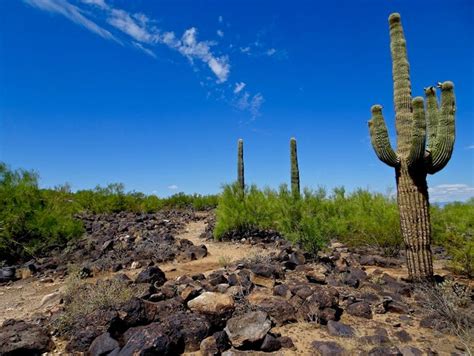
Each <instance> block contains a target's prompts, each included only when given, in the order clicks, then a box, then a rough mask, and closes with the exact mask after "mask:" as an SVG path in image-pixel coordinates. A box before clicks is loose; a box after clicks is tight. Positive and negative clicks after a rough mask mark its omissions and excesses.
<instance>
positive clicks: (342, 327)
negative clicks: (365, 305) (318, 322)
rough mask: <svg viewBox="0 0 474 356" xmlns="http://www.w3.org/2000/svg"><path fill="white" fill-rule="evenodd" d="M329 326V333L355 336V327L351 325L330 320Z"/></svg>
mask: <svg viewBox="0 0 474 356" xmlns="http://www.w3.org/2000/svg"><path fill="white" fill-rule="evenodd" d="M327 326H328V333H329V335H332V336H340V337H352V336H354V329H353V328H352V327H351V326H349V325H346V324H343V323H340V322H338V321H333V320H329V321H328V323H327Z"/></svg>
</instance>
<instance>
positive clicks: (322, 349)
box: [311, 341, 348, 356]
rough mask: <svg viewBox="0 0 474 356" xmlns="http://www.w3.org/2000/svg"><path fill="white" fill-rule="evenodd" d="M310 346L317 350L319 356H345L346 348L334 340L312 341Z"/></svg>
mask: <svg viewBox="0 0 474 356" xmlns="http://www.w3.org/2000/svg"><path fill="white" fill-rule="evenodd" d="M311 346H312V347H313V348H314V349H315V350H317V351H318V352H319V354H320V355H321V356H345V355H348V354H347V352H346V350H345V349H344V348H343V347H342V346H341V345H339V344H338V343H337V342H334V341H313V342H312V344H311Z"/></svg>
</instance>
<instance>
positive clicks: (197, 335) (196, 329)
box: [161, 312, 211, 352]
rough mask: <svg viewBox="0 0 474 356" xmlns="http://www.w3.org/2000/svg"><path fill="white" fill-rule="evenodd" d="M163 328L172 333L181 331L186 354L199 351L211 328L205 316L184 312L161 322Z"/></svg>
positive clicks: (173, 314) (174, 314) (170, 315)
mask: <svg viewBox="0 0 474 356" xmlns="http://www.w3.org/2000/svg"><path fill="white" fill-rule="evenodd" d="M161 326H162V327H163V328H164V329H165V330H167V331H171V332H173V331H175V330H179V333H180V336H181V339H182V342H181V343H184V351H185V352H193V351H197V350H199V348H200V344H201V341H202V340H204V339H205V338H206V337H207V336H208V335H209V329H210V327H211V326H210V323H209V322H208V321H207V319H206V318H205V317H204V316H202V315H200V314H196V313H184V312H178V313H171V314H169V315H168V317H167V318H166V319H164V320H162V321H161ZM181 343H180V344H181Z"/></svg>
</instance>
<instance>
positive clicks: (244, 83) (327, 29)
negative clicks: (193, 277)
mask: <svg viewBox="0 0 474 356" xmlns="http://www.w3.org/2000/svg"><path fill="white" fill-rule="evenodd" d="M395 11H396V12H399V13H400V14H401V16H402V22H403V26H404V31H405V35H406V39H407V49H408V57H409V58H408V59H409V62H410V70H411V80H412V91H413V95H414V96H417V95H423V88H424V87H427V86H430V85H434V84H435V83H437V82H440V81H441V82H442V81H445V80H451V81H453V82H454V83H455V93H456V100H457V112H456V133H457V136H456V143H455V149H454V153H453V157H452V159H451V161H450V162H449V164H448V165H447V166H446V167H445V168H444V169H443V170H442V171H441V172H439V173H437V174H436V175H433V176H429V177H428V183H429V186H430V187H431V188H430V195H431V199H432V200H433V201H451V200H464V199H467V198H468V197H472V196H474V159H473V158H474V123H473V122H474V120H473V119H474V90H473V89H474V88H473V87H474V71H473V63H474V36H473V35H474V2H472V1H470V0H464V1H461V0H452V1H444V0H429V1H416V2H413V1H409V0H403V1H402V0H397V1H395V0H394V1H388V0H387V1H381V0H359V1H310V0H308V1H298V0H297V1H291V2H290V1H277V0H271V1H270V0H268V1H266V0H262V1H253V0H241V1H230V0H229V1H217V0H202V1H193V0H179V1H172V0H166V1H165V0H157V1H147V0H134V1H125V0H25V1H21V0H0V161H3V162H6V163H7V164H9V165H10V166H11V167H12V168H25V169H32V170H35V171H37V172H39V174H40V177H41V180H40V183H41V186H43V187H54V186H57V185H60V184H63V183H65V182H68V183H69V184H70V185H71V186H72V188H73V190H78V189H86V188H93V187H95V186H96V185H98V184H100V185H105V184H107V183H112V182H122V183H124V184H125V186H126V189H127V190H135V191H141V192H144V193H146V194H157V195H159V196H168V195H170V194H174V193H177V192H185V193H194V192H196V193H201V194H207V193H217V192H219V191H220V189H221V187H222V184H225V183H229V182H232V181H234V180H235V179H236V174H237V167H236V162H237V157H236V155H237V140H238V139H239V138H242V139H243V140H244V151H245V173H246V181H247V182H248V183H255V184H257V185H258V186H261V187H264V186H269V187H273V188H276V187H278V186H279V185H280V184H281V183H289V180H290V160H289V140H290V138H291V137H296V139H297V142H298V159H299V165H300V175H301V184H302V185H303V186H307V187H310V188H316V187H319V186H324V187H326V188H328V189H329V190H330V189H332V188H333V187H336V186H341V185H343V186H345V187H346V189H348V190H353V189H355V188H357V187H362V188H368V189H370V190H373V191H379V192H387V191H391V190H392V191H393V189H394V187H395V176H394V171H393V168H390V167H388V166H386V165H385V164H383V163H382V162H380V161H379V160H378V159H377V157H376V156H375V153H374V152H373V149H372V147H371V145H370V138H369V134H368V128H367V120H368V119H369V118H370V107H371V106H372V105H373V104H381V105H383V106H384V116H385V119H386V121H387V125H388V126H389V132H390V137H391V140H392V144H393V145H395V140H396V138H395V128H394V113H393V90H392V85H393V84H392V77H391V58H390V47H389V32H388V22H387V18H388V16H389V14H390V13H392V12H395Z"/></svg>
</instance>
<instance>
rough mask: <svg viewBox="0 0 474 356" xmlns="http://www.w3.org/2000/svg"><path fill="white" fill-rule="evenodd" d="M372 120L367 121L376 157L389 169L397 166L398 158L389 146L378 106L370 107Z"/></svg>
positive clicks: (386, 131) (380, 109) (380, 108)
mask: <svg viewBox="0 0 474 356" xmlns="http://www.w3.org/2000/svg"><path fill="white" fill-rule="evenodd" d="M371 111H372V118H371V119H370V121H369V132H370V140H371V142H372V146H373V148H374V151H375V154H376V155H377V157H378V158H379V159H380V160H381V161H382V162H384V163H386V164H387V165H389V166H390V167H396V166H397V165H398V163H399V162H398V157H397V154H396V153H395V151H394V150H393V149H392V146H391V145H390V140H389V138H388V130H387V126H386V125H385V120H384V118H383V115H382V107H381V106H380V105H374V106H372V109H371Z"/></svg>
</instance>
